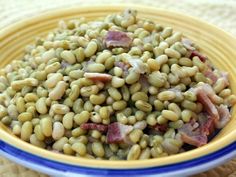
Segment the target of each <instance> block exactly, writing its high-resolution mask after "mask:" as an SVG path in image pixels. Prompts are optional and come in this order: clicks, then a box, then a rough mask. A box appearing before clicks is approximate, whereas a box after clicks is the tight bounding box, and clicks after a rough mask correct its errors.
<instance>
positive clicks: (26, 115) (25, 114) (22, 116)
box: [18, 112, 33, 122]
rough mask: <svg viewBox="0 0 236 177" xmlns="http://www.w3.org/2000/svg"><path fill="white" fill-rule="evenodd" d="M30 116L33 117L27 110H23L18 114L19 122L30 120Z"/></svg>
mask: <svg viewBox="0 0 236 177" xmlns="http://www.w3.org/2000/svg"><path fill="white" fill-rule="evenodd" d="M32 118H33V116H32V114H31V113H29V112H23V113H21V114H20V115H19V116H18V120H19V121H21V122H26V121H31V120H32Z"/></svg>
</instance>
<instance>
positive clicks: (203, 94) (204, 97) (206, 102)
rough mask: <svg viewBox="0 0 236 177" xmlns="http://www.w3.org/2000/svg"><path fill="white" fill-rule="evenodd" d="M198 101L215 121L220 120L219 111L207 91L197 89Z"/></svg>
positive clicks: (200, 88)
mask: <svg viewBox="0 0 236 177" xmlns="http://www.w3.org/2000/svg"><path fill="white" fill-rule="evenodd" d="M197 100H198V101H199V102H200V103H201V104H202V105H203V108H204V110H205V111H206V112H207V113H208V114H209V115H210V116H212V117H214V119H215V120H218V119H219V114H218V111H217V109H216V107H215V105H214V104H213V103H212V101H211V100H210V98H209V97H208V94H207V91H206V90H205V89H203V88H202V87H199V88H198V89H197Z"/></svg>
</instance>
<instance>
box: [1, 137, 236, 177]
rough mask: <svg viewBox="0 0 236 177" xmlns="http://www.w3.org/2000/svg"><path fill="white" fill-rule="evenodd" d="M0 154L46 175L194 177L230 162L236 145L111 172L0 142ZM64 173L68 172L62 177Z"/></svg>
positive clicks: (235, 143) (235, 153) (235, 154)
mask: <svg viewBox="0 0 236 177" xmlns="http://www.w3.org/2000/svg"><path fill="white" fill-rule="evenodd" d="M0 146H2V147H3V148H0V155H3V156H5V157H7V158H9V159H11V160H13V161H15V162H17V163H19V164H21V165H22V164H23V165H24V166H26V167H29V168H32V169H34V170H38V171H40V172H44V173H47V174H49V175H55V176H58V175H59V176H70V177H73V175H75V176H77V175H78V173H79V174H81V175H83V174H84V175H88V174H89V175H91V176H92V175H98V174H99V175H104V176H108V175H115V176H117V175H118V176H123V175H125V176H126V175H129V176H136V175H137V174H138V175H140V176H144V175H145V176H146V175H155V177H157V176H160V177H163V176H176V175H183V174H184V175H186V176H187V175H193V174H196V173H200V172H203V171H205V170H208V169H209V168H212V167H214V166H217V165H220V164H222V163H223V162H226V161H228V160H229V159H230V158H231V157H233V156H235V157H236V142H234V143H232V144H229V145H228V146H226V147H224V148H222V149H220V150H218V151H216V152H213V153H211V154H207V155H205V156H202V157H198V158H196V159H193V160H189V161H184V162H179V163H176V164H169V165H163V166H159V167H147V168H139V169H110V168H102V169H101V168H95V167H83V166H76V165H68V164H64V163H60V162H56V161H54V160H49V159H45V158H44V157H39V156H38V155H35V154H31V153H28V152H25V151H22V150H20V149H18V148H16V147H14V146H11V145H8V144H7V143H5V142H3V141H1V140H0ZM62 173H66V174H64V175H61V174H62Z"/></svg>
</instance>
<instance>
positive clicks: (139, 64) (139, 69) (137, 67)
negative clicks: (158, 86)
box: [128, 59, 147, 74]
mask: <svg viewBox="0 0 236 177" xmlns="http://www.w3.org/2000/svg"><path fill="white" fill-rule="evenodd" d="M128 62H129V64H130V65H131V66H132V67H133V69H134V71H135V72H136V73H139V74H144V73H145V72H147V67H146V65H145V64H144V63H143V61H142V60H141V59H129V60H128Z"/></svg>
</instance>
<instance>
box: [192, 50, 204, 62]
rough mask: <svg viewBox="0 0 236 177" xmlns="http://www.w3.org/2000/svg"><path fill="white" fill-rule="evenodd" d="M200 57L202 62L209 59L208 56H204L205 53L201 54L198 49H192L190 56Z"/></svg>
mask: <svg viewBox="0 0 236 177" xmlns="http://www.w3.org/2000/svg"><path fill="white" fill-rule="evenodd" d="M195 56H197V57H199V59H200V60H201V61H202V62H205V61H206V60H207V57H206V56H204V55H203V54H201V53H200V52H198V51H197V50H192V51H191V54H190V57H189V58H191V59H192V58H193V57H195Z"/></svg>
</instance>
